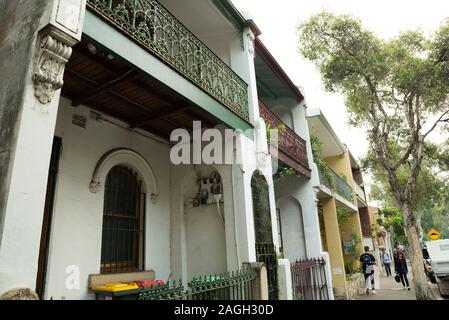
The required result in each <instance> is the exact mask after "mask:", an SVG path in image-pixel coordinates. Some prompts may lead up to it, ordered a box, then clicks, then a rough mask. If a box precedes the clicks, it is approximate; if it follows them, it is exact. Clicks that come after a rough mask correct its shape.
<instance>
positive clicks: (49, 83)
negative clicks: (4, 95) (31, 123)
mask: <svg viewBox="0 0 449 320" xmlns="http://www.w3.org/2000/svg"><path fill="white" fill-rule="evenodd" d="M39 41H40V42H39V49H38V50H39V52H38V61H37V64H36V68H35V71H34V73H33V83H34V90H35V92H34V95H35V96H36V97H37V98H38V99H39V101H40V102H41V103H42V104H48V103H50V102H51V101H52V99H53V96H54V94H55V92H56V91H57V90H59V89H61V88H62V86H63V84H64V81H63V77H64V70H65V66H66V64H67V62H68V61H69V58H70V56H71V55H72V48H71V46H70V44H68V43H66V42H64V41H62V39H61V38H59V37H58V38H57V37H55V36H54V35H53V34H51V33H50V34H43V35H41V36H40V39H39Z"/></svg>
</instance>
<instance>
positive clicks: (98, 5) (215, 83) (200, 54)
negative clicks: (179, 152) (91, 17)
mask: <svg viewBox="0 0 449 320" xmlns="http://www.w3.org/2000/svg"><path fill="white" fill-rule="evenodd" d="M87 5H88V8H89V10H91V11H93V12H94V13H95V14H97V15H98V16H100V17H101V18H102V19H104V20H106V21H107V22H109V23H110V24H112V25H113V26H114V27H115V28H117V29H118V30H120V31H121V32H122V33H124V34H126V35H127V36H128V37H130V38H131V39H133V40H134V41H135V42H137V43H138V44H139V45H141V46H142V47H144V48H145V49H147V50H148V51H150V52H151V53H153V54H154V55H156V56H157V57H158V58H159V59H161V60H163V61H164V62H165V63H167V64H168V65H170V66H171V67H172V68H173V69H175V70H176V71H178V72H179V73H181V74H182V75H183V76H185V77H186V78H188V79H189V80H190V81H192V82H193V83H195V84H196V85H198V86H199V87H200V88H202V89H203V90H204V91H206V92H207V93H209V94H210V95H211V96H213V97H214V98H215V99H217V100H218V101H220V102H221V103H223V104H224V105H225V106H226V107H228V108H229V109H230V110H232V111H233V112H234V113H236V114H237V115H239V116H240V117H241V118H243V119H245V120H247V121H249V107H248V84H247V83H246V82H245V81H243V80H242V79H241V78H240V77H239V76H238V75H237V74H236V73H235V72H234V71H233V70H232V69H231V68H230V67H228V66H227V65H226V64H225V63H224V62H223V61H222V60H221V59H220V58H219V57H217V56H216V55H215V54H214V53H213V52H212V51H211V50H210V49H209V48H208V47H207V46H206V45H205V44H204V43H202V42H201V41H200V40H199V39H198V38H197V37H196V36H195V35H194V34H193V33H192V32H191V31H189V30H188V29H187V28H186V27H185V26H184V25H183V24H182V23H181V22H180V21H179V20H178V19H176V18H175V17H174V16H173V15H172V14H171V13H170V12H169V11H168V10H167V9H166V8H165V7H164V6H163V5H161V4H160V3H159V2H158V1H156V0H87Z"/></svg>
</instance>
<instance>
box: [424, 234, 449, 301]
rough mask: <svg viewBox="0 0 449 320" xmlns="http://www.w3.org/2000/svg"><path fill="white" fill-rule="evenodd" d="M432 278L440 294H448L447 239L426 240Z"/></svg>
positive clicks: (448, 245)
mask: <svg viewBox="0 0 449 320" xmlns="http://www.w3.org/2000/svg"><path fill="white" fill-rule="evenodd" d="M426 248H427V252H428V254H429V259H428V261H430V264H431V267H432V269H431V270H432V273H433V278H434V279H435V280H436V282H437V284H438V288H439V289H440V293H441V295H442V296H449V239H444V240H434V241H427V242H426Z"/></svg>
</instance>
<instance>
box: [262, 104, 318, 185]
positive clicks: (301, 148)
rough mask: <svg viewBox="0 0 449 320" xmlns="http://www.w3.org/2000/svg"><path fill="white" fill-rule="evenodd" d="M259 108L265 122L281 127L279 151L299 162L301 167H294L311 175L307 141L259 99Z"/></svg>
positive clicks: (271, 126) (272, 126)
mask: <svg viewBox="0 0 449 320" xmlns="http://www.w3.org/2000/svg"><path fill="white" fill-rule="evenodd" d="M259 109H260V116H261V117H262V119H264V120H265V123H266V124H267V125H268V126H269V127H270V128H272V129H279V136H278V139H279V141H278V147H279V151H281V152H283V153H285V154H286V155H287V156H288V157H289V158H291V159H293V160H294V161H295V162H296V163H297V164H299V167H298V166H297V165H296V166H295V165H294V168H293V169H295V170H298V171H299V172H300V173H301V174H303V175H305V176H308V177H310V169H309V168H310V167H309V159H308V157H307V144H306V141H305V140H304V139H303V138H301V137H300V136H298V135H297V134H296V133H295V132H294V131H293V130H292V129H291V128H289V127H288V126H287V125H286V124H285V123H284V122H283V121H282V120H281V119H279V118H278V117H277V116H276V115H275V114H274V113H273V112H272V111H271V110H270V109H268V107H267V106H266V105H265V104H264V103H263V102H262V101H259ZM284 159H285V158H284ZM284 159H281V160H284ZM285 160H287V159H285ZM287 161H288V160H287ZM287 164H288V165H291V163H287Z"/></svg>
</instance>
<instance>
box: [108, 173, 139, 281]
mask: <svg viewBox="0 0 449 320" xmlns="http://www.w3.org/2000/svg"><path fill="white" fill-rule="evenodd" d="M144 211H145V194H144V193H143V192H142V182H141V181H139V180H138V178H137V174H136V173H134V172H133V171H132V170H130V169H128V168H126V167H123V166H116V167H114V168H112V170H111V171H110V172H109V174H108V176H107V179H106V185H105V197H104V212H103V235H102V246H101V273H122V272H134V271H141V270H143V260H144V256H143V254H144V248H143V242H144V241H143V238H144V232H143V228H142V227H143V225H144V223H143V219H144V216H145V215H144Z"/></svg>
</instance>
